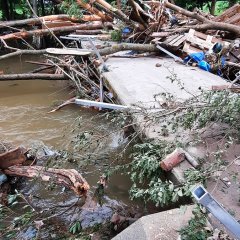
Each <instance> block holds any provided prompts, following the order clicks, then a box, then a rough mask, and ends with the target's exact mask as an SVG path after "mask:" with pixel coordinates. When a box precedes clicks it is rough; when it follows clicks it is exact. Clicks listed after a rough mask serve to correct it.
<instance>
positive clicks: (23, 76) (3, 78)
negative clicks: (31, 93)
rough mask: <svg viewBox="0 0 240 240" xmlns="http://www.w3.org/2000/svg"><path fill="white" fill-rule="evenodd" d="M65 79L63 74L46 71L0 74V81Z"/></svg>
mask: <svg viewBox="0 0 240 240" xmlns="http://www.w3.org/2000/svg"><path fill="white" fill-rule="evenodd" d="M34 79H39V80H67V77H66V76H65V75H64V74H48V73H37V74H36V73H23V74H4V75H0V81H8V80H34Z"/></svg>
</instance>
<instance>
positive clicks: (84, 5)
mask: <svg viewBox="0 0 240 240" xmlns="http://www.w3.org/2000/svg"><path fill="white" fill-rule="evenodd" d="M77 4H78V5H79V6H81V7H82V8H84V9H86V10H87V11H89V12H90V13H92V14H96V15H98V16H99V17H100V18H101V19H102V21H112V18H111V17H109V16H107V15H105V14H104V13H103V12H101V11H99V10H98V9H96V8H95V7H92V6H91V5H90V4H89V3H86V2H85V1H84V0H77Z"/></svg>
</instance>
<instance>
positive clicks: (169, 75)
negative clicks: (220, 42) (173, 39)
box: [103, 57, 226, 107]
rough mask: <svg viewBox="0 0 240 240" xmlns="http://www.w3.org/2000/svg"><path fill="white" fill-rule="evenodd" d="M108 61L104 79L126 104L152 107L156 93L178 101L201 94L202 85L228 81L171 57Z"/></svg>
mask: <svg viewBox="0 0 240 240" xmlns="http://www.w3.org/2000/svg"><path fill="white" fill-rule="evenodd" d="M106 64H107V66H108V67H109V70H110V71H109V72H105V73H103V75H104V78H105V80H106V82H107V83H108V85H110V87H111V88H112V90H113V92H114V93H115V94H116V95H117V98H118V99H119V100H120V102H121V103H122V104H125V105H131V104H137V103H142V104H144V105H145V106H149V105H150V106H153V105H154V104H156V103H154V95H156V94H159V93H163V92H165V93H166V92H167V93H170V94H172V95H173V96H174V97H175V98H176V99H177V100H180V101H181V100H186V99H188V98H190V97H193V95H196V94H199V93H200V88H201V89H211V87H212V85H221V84H226V81H225V80H223V79H222V78H220V77H219V76H216V75H214V74H212V73H209V72H206V71H203V70H201V69H199V68H196V67H190V66H186V65H183V64H180V63H177V62H175V61H174V60H173V59H170V58H157V57H156V58H146V57H145V58H144V57H143V58H109V59H108V60H107V62H106ZM156 64H159V65H160V67H156ZM174 76H176V78H177V79H175V80H174V79H173V78H174ZM183 87H184V89H183ZM158 107H159V106H158Z"/></svg>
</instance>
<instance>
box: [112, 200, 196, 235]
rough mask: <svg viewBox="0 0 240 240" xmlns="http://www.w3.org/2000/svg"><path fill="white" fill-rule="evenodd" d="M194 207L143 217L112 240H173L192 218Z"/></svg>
mask: <svg viewBox="0 0 240 240" xmlns="http://www.w3.org/2000/svg"><path fill="white" fill-rule="evenodd" d="M193 208H194V205H191V206H187V207H186V208H182V209H180V208H175V209H172V210H168V211H164V212H160V213H155V214H151V215H147V216H144V217H142V218H140V219H139V220H138V221H136V222H135V223H133V224H132V225H130V227H128V228H126V229H125V230H123V231H122V232H121V233H120V234H118V235H117V236H116V237H114V238H113V240H133V239H137V240H153V239H155V240H173V239H178V236H179V232H178V231H179V230H180V229H181V228H182V227H183V226H185V225H187V223H188V221H189V220H190V219H191V217H192V210H193Z"/></svg>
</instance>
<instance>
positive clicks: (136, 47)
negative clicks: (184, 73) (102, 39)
mask: <svg viewBox="0 0 240 240" xmlns="http://www.w3.org/2000/svg"><path fill="white" fill-rule="evenodd" d="M126 50H133V51H141V52H159V50H158V48H157V47H156V46H155V45H153V44H135V43H121V44H116V45H113V46H111V47H106V48H103V49H99V53H100V55H102V56H105V55H109V54H113V53H116V52H120V51H126Z"/></svg>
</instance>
